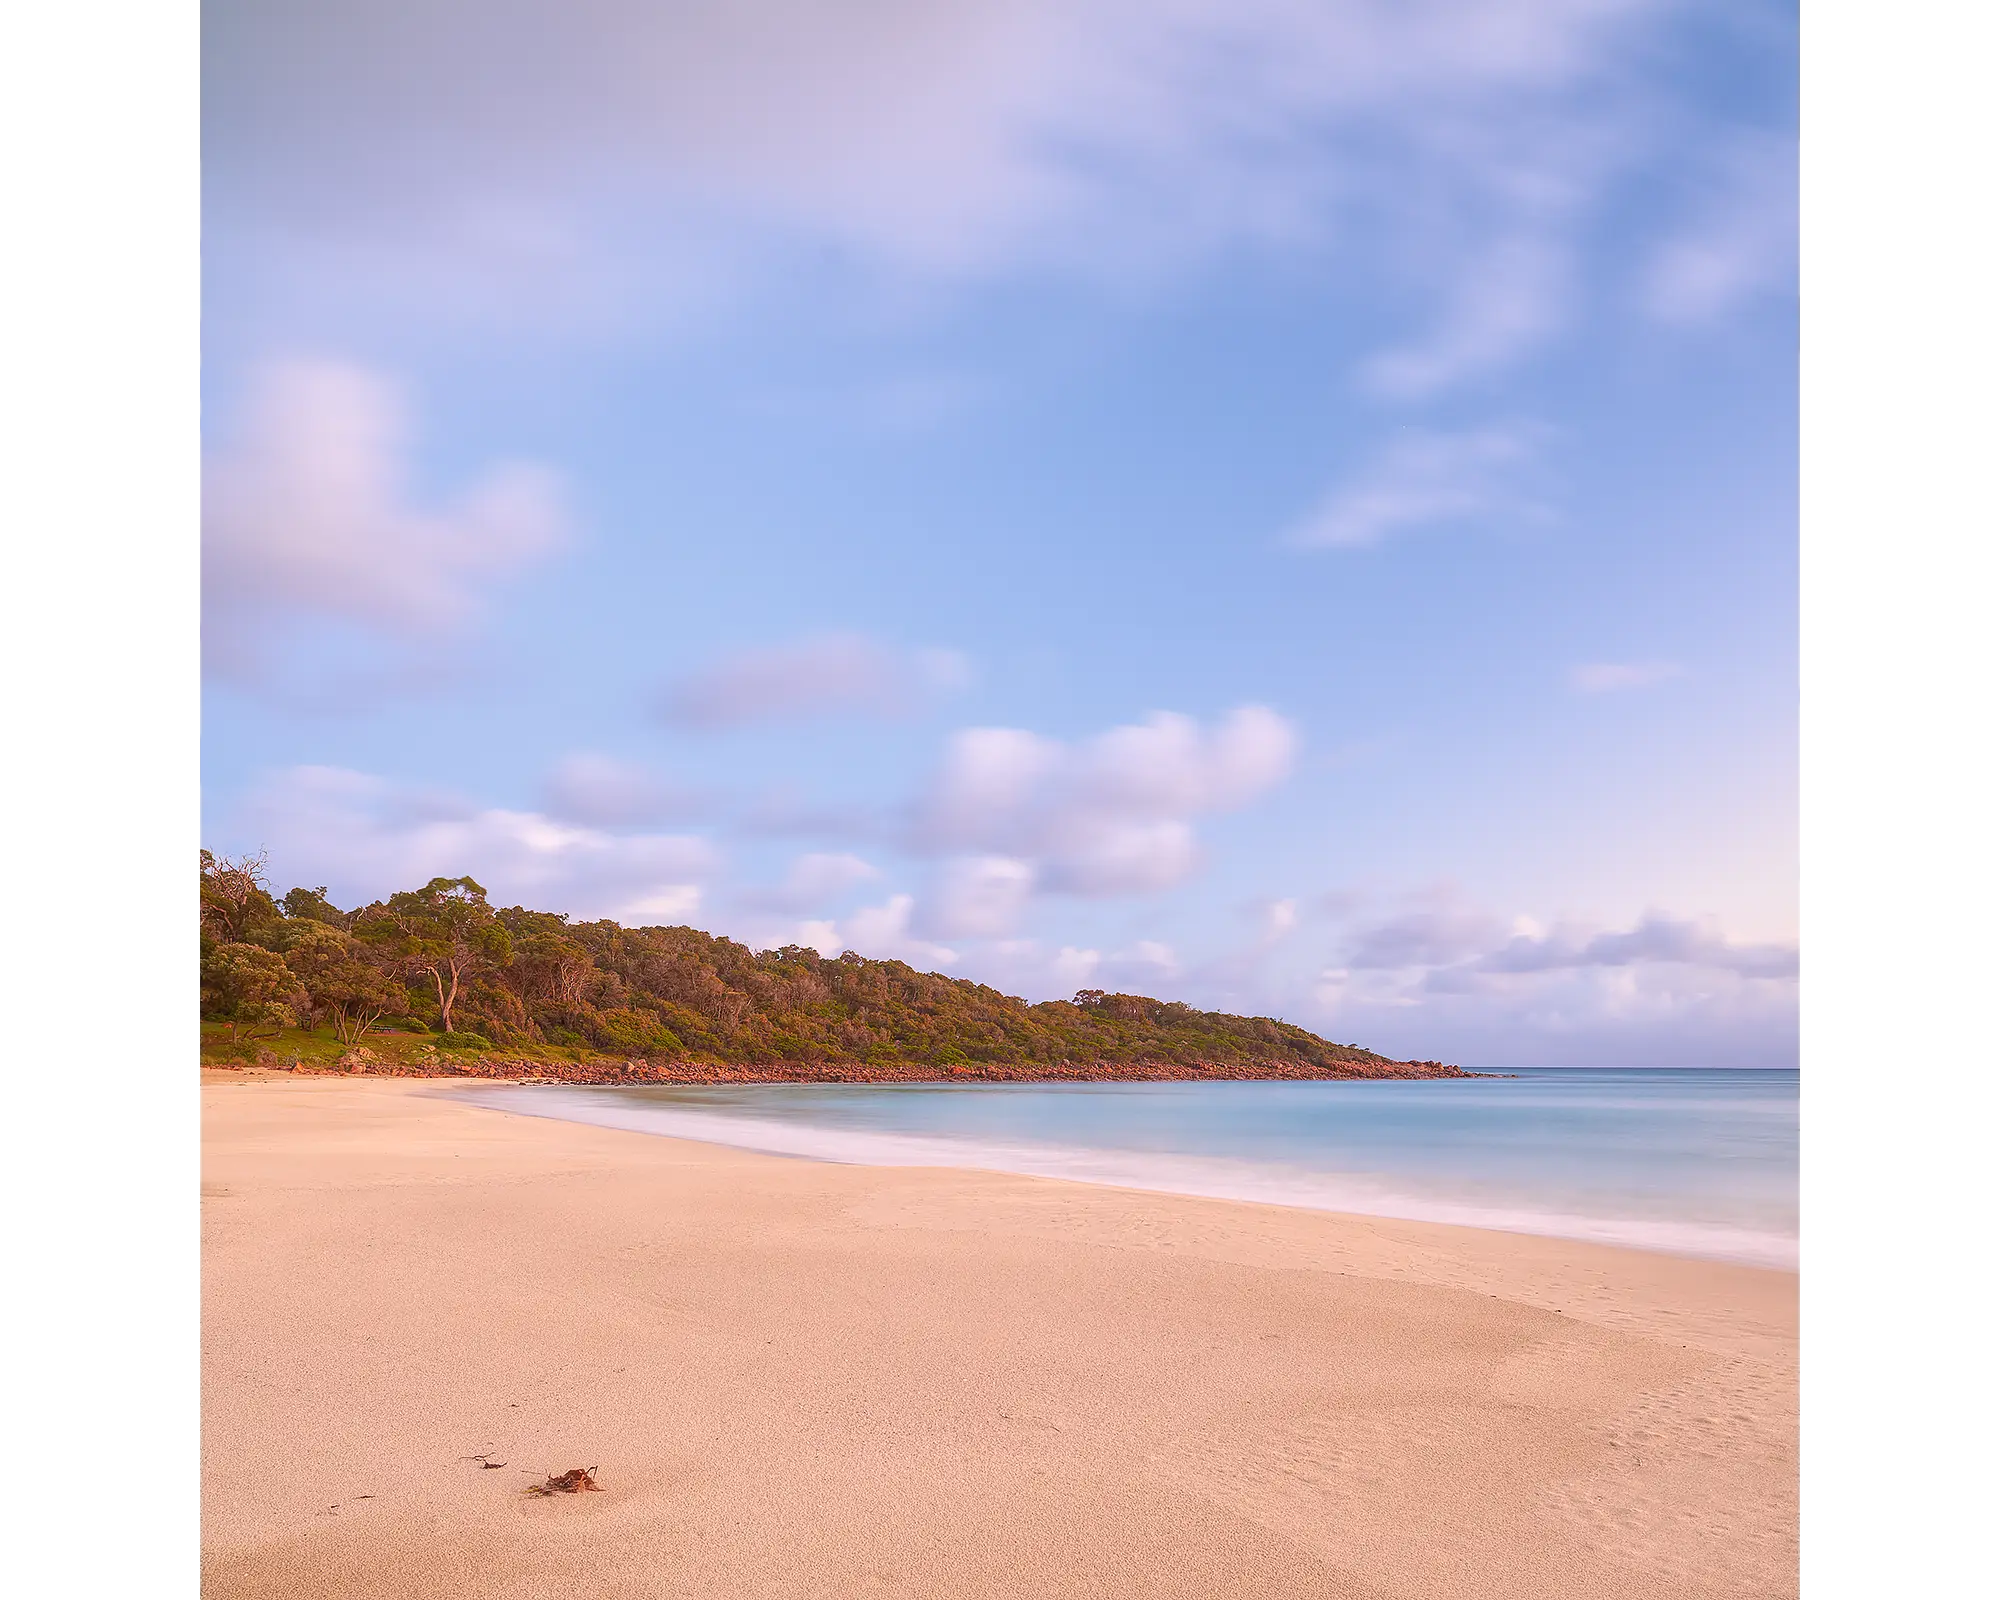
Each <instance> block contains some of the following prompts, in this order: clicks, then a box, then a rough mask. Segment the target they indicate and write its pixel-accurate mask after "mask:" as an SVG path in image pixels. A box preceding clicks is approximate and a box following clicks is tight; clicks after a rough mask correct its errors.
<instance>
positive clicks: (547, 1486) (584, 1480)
mask: <svg viewBox="0 0 2000 1600" xmlns="http://www.w3.org/2000/svg"><path fill="white" fill-rule="evenodd" d="M596 1472H597V1468H595V1467H571V1468H570V1469H569V1471H567V1472H558V1473H556V1474H555V1475H554V1476H553V1477H548V1478H544V1479H543V1480H542V1481H541V1482H540V1483H531V1484H529V1485H528V1487H527V1488H526V1489H525V1490H524V1491H523V1493H526V1494H583V1493H586V1492H588V1493H591V1494H596V1493H597V1492H598V1488H597V1478H596V1476H595V1474H596Z"/></svg>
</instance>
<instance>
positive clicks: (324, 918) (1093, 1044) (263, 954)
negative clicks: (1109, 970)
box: [201, 851, 1391, 1071]
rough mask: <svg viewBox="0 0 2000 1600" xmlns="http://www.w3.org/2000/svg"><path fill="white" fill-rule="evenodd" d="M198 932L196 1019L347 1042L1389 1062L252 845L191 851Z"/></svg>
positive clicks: (1207, 1023)
mask: <svg viewBox="0 0 2000 1600" xmlns="http://www.w3.org/2000/svg"><path fill="white" fill-rule="evenodd" d="M201 943H202V1015H203V1016H204V1017H205V1018H208V1019H211V1020H214V1021H219V1022H226V1023H229V1024H230V1025H231V1029H232V1032H233V1031H234V1028H235V1026H237V1025H239V1024H255V1023H265V1024H272V1025H276V1024H282V1023H291V1024H294V1025H297V1026H301V1027H306V1028H320V1027H329V1028H331V1029H333V1030H334V1032H335V1033H336V1034H337V1035H338V1037H339V1038H340V1040H341V1041H342V1042H343V1043H346V1044H353V1043H355V1042H357V1041H358V1040H359V1039H360V1038H361V1036H362V1035H363V1034H364V1033H366V1032H367V1031H368V1029H369V1028H371V1027H374V1026H379V1025H392V1026H394V1027H395V1028H397V1029H399V1030H402V1031H420V1032H429V1033H433V1034H436V1035H439V1036H440V1038H439V1040H438V1042H439V1043H440V1044H442V1045H444V1046H446V1047H447V1048H454V1047H456V1048H480V1047H490V1048H493V1049H496V1050H512V1051H524V1050H525V1051H530V1052H532V1053H533V1054H536V1055H538V1056H546V1055H547V1054H549V1053H550V1052H552V1051H553V1052H558V1053H561V1052H573V1053H575V1054H577V1055H578V1056H583V1055H592V1056H595V1055H604V1054H612V1055H620V1056H626V1057H646V1058H648V1059H652V1060H672V1061H693V1062H713V1063H724V1064H740V1065H746V1066H752V1067H754V1066H757V1065H762V1064H774V1065H775V1064H785V1063H836V1064H837V1063H858V1064H874V1065H892V1064H894V1065H921V1066H924V1067H931V1068H936V1069H939V1070H940V1071H949V1070H951V1069H953V1068H962V1067H965V1066H972V1065H978V1064H982V1063H992V1064H1005V1065H1008V1066H1014V1067H1022V1066H1027V1067H1032V1066H1049V1067H1062V1066H1078V1065H1087V1064H1098V1063H1101V1064H1104V1065H1107V1066H1116V1065H1119V1064H1142V1063H1156V1064H1162V1065H1185V1066H1189V1067H1194V1066H1202V1067H1205V1068H1208V1069H1211V1070H1213V1069H1217V1068H1221V1069H1227V1068H1229V1067H1231V1066H1242V1067H1245V1068H1248V1067H1253V1066H1257V1065H1270V1064H1292V1065H1297V1066H1301V1067H1311V1068H1320V1069H1332V1070H1337V1069H1340V1068H1343V1067H1354V1068H1362V1069H1367V1068H1370V1067H1377V1066H1387V1065H1391V1063H1390V1062H1389V1059H1388V1058H1387V1057H1384V1056H1380V1055H1377V1054H1375V1053H1374V1052H1373V1051H1368V1050H1363V1049H1361V1048H1359V1047H1358V1046H1352V1045H1337V1044H1333V1043H1330V1042H1329V1041H1327V1040H1325V1039H1322V1038H1320V1037H1319V1036H1318V1035H1317V1034H1314V1033H1311V1032H1308V1031H1307V1030H1306V1029H1304V1028H1300V1027H1297V1026H1294V1025H1293V1024H1290V1023H1286V1022H1281V1021H1278V1020H1276V1019H1274V1018H1271V1017H1239V1016H1231V1015H1228V1014H1226V1013H1222V1012H1215V1011H1202V1010H1199V1009H1197V1008H1195V1007H1193V1006H1189V1005H1183V1004H1181V1003H1179V1002H1177V1001H1168V1000H1154V999H1150V998H1148V997H1146V996H1144V995H1133V994H1112V993H1106V992H1104V991H1102V990H1096V989H1089V990H1083V991H1081V992H1079V993H1078V994H1077V995H1076V997H1075V998H1074V999H1072V1000H1056V1001H1043V1002H1041V1003H1039V1004H1030V1003H1029V1002H1027V1001H1025V1000H1021V999H1017V998H1015V997H1013V996H1011V995H1006V994H1002V993H1001V992H1000V991H999V990H997V989H992V988H989V987H987V986H986V985H985V984H981V983H974V982H971V981H970V980H967V979H964V978H949V977H945V976H942V975H941V974H938V973H934V972H919V971H917V970H916V969H915V968H913V967H911V966H909V965H907V964H906V963H904V962H901V961H875V960H868V959H865V958H863V957H862V956H859V955H857V954H855V953H854V952H853V951H851V950H850V951H845V952H843V953H842V954H840V955H838V956H832V957H829V956H823V955H821V954H820V953H819V952H818V951H817V950H812V949H808V948H805V947H802V946H798V945H789V946H786V947H784V948H782V949H776V950H761V951H759V950H752V949H750V948H749V947H748V946H746V945H743V944H739V943H737V942H736V941H734V940H731V939H725V938H720V937H717V936H715V935H712V934H707V933H702V932H700V931H698V930H697V929H694V928H689V927H641V928H628V927H624V926H622V925H621V924H619V923H616V922H611V921H596V922H575V921H572V920H571V919H569V918H568V917H566V916H563V915H561V914H559V913H556V912H550V911H531V910H528V909H527V908H525V907H522V906H509V907H504V908H495V907H493V906H491V905H489V904H488V902H487V895H486V891H485V889H484V888H483V887H482V886H481V885H479V884H478V883H476V882H475V881H474V880H472V879H471V878H465V877H461V878H433V879H432V880H431V881H430V882H429V883H427V884H425V885H424V886H423V887H421V888H418V889H410V890H405V891H402V892H400V893H397V894H393V895H390V896H389V897H388V898H387V899H385V900H380V901H375V902H372V903H370V904H368V905H365V906H357V907H355V908H353V909H352V910H347V911H343V910H340V909H339V908H338V907H336V906H335V905H334V904H333V903H332V901H330V900H329V899H328V898H327V893H326V890H325V889H324V888H311V889H308V888H294V889H292V890H290V891H289V892H288V893H286V894H285V895H283V896H282V897H278V896H274V895H273V894H272V892H271V889H270V886H269V884H268V882H267V881H266V877H265V864H264V862H263V860H262V859H261V858H259V857H251V858H245V859H240V860H236V859H230V858H226V857H217V856H213V855H210V854H209V853H208V852H207V851H203V852H202V867H201Z"/></svg>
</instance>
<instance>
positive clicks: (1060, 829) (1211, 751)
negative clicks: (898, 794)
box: [909, 706, 1298, 895]
mask: <svg viewBox="0 0 2000 1600" xmlns="http://www.w3.org/2000/svg"><path fill="white" fill-rule="evenodd" d="M1297 745H1298V738H1297V734H1296V733H1295V732H1294V731H1293V729H1292V727H1291V725H1290V724H1289V723H1288V722H1286V721H1285V719H1284V718H1282V717H1280V716H1279V715H1278V714H1277V713H1276V712H1274V711H1271V710H1269V709H1267V708H1266V707H1263V706H1243V707H1240V708H1238V709H1237V710H1235V711H1232V712H1230V713H1229V714H1228V716H1226V717H1224V718H1223V719H1222V721H1221V722H1220V723H1219V724H1218V725H1216V726H1215V727H1214V728H1211V729H1208V730H1204V729H1202V728H1201V727H1200V726H1199V725H1198V724H1197V723H1196V722H1194V721H1193V719H1191V718H1189V717H1185V716H1179V715H1176V714H1174V713H1171V712H1155V713H1154V714H1153V715H1152V716H1151V717H1149V718H1148V719H1147V720H1146V721H1145V722H1143V723H1139V724H1135V725H1132V726H1128V727H1121V728H1113V729H1111V730H1110V731H1108V732H1106V733H1103V734H1100V735H1099V736H1098V737H1096V738H1095V739H1091V740H1087V741H1085V742H1083V743H1082V744H1079V745H1073V746H1072V745H1064V744H1062V743H1060V742H1058V741H1056V740H1053V739H1045V738H1042V737H1040V736H1038V735H1036V734H1032V733H1028V732H1026V731H1024V730H1022V729H1018V728H968V729H965V730H963V731H962V732H960V733H959V734H957V735H956V736H955V737H954V738H953V739H952V741H951V744H950V745H949V746H948V748H947V750H946V752H945V758H944V761H943V763H942V765H941V767H940V769H939V771H938V772H937V774H936V775H935V777H934V778H933V780H932V782H931V785H930V788H929V791H928V793H927V794H926V795H925V796H924V797H923V798H922V799H921V800H920V801H919V803H918V805H917V806H916V808H915V811H914V814H913V818H912V823H911V828H910V832H909V843H910V846H911V847H912V848H913V849H915V850H917V851H919V852H924V853H932V854H941V855H957V856H986V857H996V858H1005V859H1008V860H1011V861H1014V862H1019V863H1023V864H1025V865H1026V866H1027V867H1028V868H1029V870H1030V871H1031V872H1032V874H1033V881H1034V883H1035V885H1036V886H1037V887H1040V888H1046V889H1049V890H1053V891H1057V892H1064V893H1070V894H1079V895H1121V894H1135V893H1146V892H1151V891H1156V890H1160V889H1166V888H1171V887H1172V886H1173V885H1175V884H1177V883H1180V882H1181V881H1183V880H1184V879H1186V878H1187V877H1188V876H1190V875H1191V874H1192V873H1193V872H1194V870H1195V868H1196V867H1197V865H1198V864H1199V860H1200V852H1199V847H1198V844H1197V841H1196V838H1195V832H1194V826H1193V824H1194V822H1195V820H1196V819H1198V818H1199V817H1202V816H1205V815H1210V814H1214V813H1217V812H1224V811H1233V810H1236V809H1238V808H1240V807H1242V806H1244V805H1246V804H1248V803H1249V802H1250V801H1251V800H1253V799H1254V798H1256V797H1257V796H1258V795H1260V794H1262V793H1264V792H1265V791H1266V790H1268V789H1270V788H1271V787H1273V786H1274V785H1276V784H1277V783H1279V782H1281V781H1282V780H1283V779H1284V778H1285V777H1286V776H1287V775H1288V774H1289V773H1290V771H1291V767H1292V762H1293V759H1294V756H1295V754H1296V751H1297Z"/></svg>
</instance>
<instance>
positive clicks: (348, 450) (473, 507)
mask: <svg viewBox="0 0 2000 1600" xmlns="http://www.w3.org/2000/svg"><path fill="white" fill-rule="evenodd" d="M409 445H410V427H409V419H408V415H407V410H406V407H405V405H404V403H403V400H402V398H401V396H400V395H399V394H398V392H397V390H396V388H395V386H394V385H393V384H391V383H390V382H389V381H388V380H386V379H384V378H382V377H379V376H377V375H376V374H373V373H370V372H367V371H365V370H363V369H361V368H359V367H354V366H349V365H345V364H342V363H339V362H333V361H284V362H275V363H272V364H270V365H268V366H266V367H265V368H263V369H262V370H261V371H260V372H259V373H258V374H257V376H256V378H255V381H254V382H253V384H252V386H251V390H250V397H249V402H248V406H247V409H246V414H245V419H244V425H243V428H242V430H241V433H240V435H239V437H238V438H237V439H236V440H235V442H234V444H233V446H232V447H231V448H230V449H228V450H226V451H225V452H223V453H222V454H220V455H217V456H214V457H212V458H211V459H210V461H209V462H208V464H207V467H206V470H205V472H204V478H203V508H202V511H203V515H202V612H203V626H202V638H203V645H204V649H205V654H206V657H207V659H208V662H209V665H210V667H211V668H212V669H215V670H219V671H221V672H222V673H224V674H225V675H229V676H236V677H246V678H254V677H256V676H257V675H259V673H260V672H261V670H262V664H263V660H264V657H265V655H266V652H267V650H268V649H269V647H270V645H271V643H272V641H273V639H274V638H275V637H276V636H277V635H278V634H279V633H281V632H283V631H285V630H287V629H288V628H289V627H291V626H293V625H295V624H296V621H297V619H299V618H302V617H309V618H320V619H330V620H333V621H336V622H339V623H344V624H349V625H352V626H355V627H358V628H360V629H362V630H364V631H365V632H367V633H370V634H373V635H375V636H378V637H384V636H386V637H390V638H393V639H398V640H403V641H410V640H422V639H424V638H425V637H427V636H433V635H435V634H438V633H451V632H455V631H457V630H459V629H461V628H462V627H463V626H464V625H465V624H466V623H467V622H468V621H469V620H470V619H471V618H472V617H473V616H474V615H475V614H476V612H477V610H478V608H479V605H480V602H481V601H482V600H483V598H484V597H485V595H486V594H487V593H488V592H489V591H490V590H491V589H492V588H493V586H494V585H496V584H497V583H499V582H500V581H501V580H503V579H505V578H508V577H511V576H513V575H514V574H515V573H517V572H519V571H520V570H521V569H522V568H523V567H525V566H527V565H528V564H529V563H531V562H533V561H535V560H538V559H540V558H541V557H543V556H545V555H547V554H548V553H549V552H550V551H552V550H553V549H555V548H556V547H557V546H558V545H559V544H560V543H561V542H562V540H563V538H564V537H565V534H566V532H567V523H566V519H565V517H564V513H563V510H562V506H561V501H560V495H559V493H558V489H557V483H556V480H555V478H554V476H553V475H552V474H551V473H549V472H547V471H546V470H544V469H542V468H540V467H535V466H529V465H524V464H521V463H509V464H503V465H499V466H495V467H492V468H490V469H488V470H487V471H486V473H485V474H484V475H483V476H481V477H480V478H478V479H477V480H476V481H475V482H473V483H472V484H471V485H470V486H469V487H467V488H465V489H464V490H462V491H460V492H459V493H458V494H457V495H455V496H454V497H452V498H451V499H450V500H448V501H447V502H445V503H443V504H441V505H437V506H431V507H425V506H421V505H418V504H416V503H415V502H414V501H413V500H412V499H411V497H410V494H409V490H408V488H407V486H406V484H405V482H404V479H405V476H406V474H407V470H408V454H409Z"/></svg>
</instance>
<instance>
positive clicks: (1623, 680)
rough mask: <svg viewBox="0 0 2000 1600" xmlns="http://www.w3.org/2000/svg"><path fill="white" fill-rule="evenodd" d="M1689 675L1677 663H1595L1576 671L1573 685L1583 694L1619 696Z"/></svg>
mask: <svg viewBox="0 0 2000 1600" xmlns="http://www.w3.org/2000/svg"><path fill="white" fill-rule="evenodd" d="M1686 675H1687V669H1686V668H1685V667H1683V666H1681V665H1680V664H1679V663H1678V662H1674V661H1591V662H1586V663H1585V664H1584V665H1582V666H1578V667H1572V668H1571V669H1570V675H1569V682H1570V687H1571V688H1572V689H1575V690H1576V691H1577V693H1579V694H1617V693H1619V692H1620V691H1621V690H1625V689H1650V688H1652V687H1653V686H1654V685H1655V684H1660V683H1667V682H1669V681H1671V680H1672V679H1675V678H1680V677H1685V676H1686Z"/></svg>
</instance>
